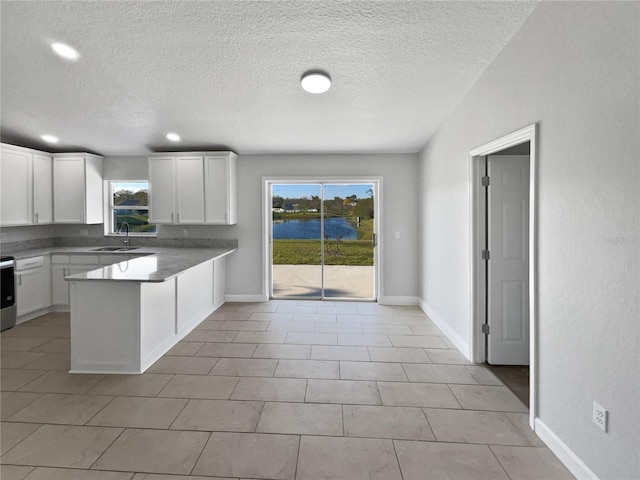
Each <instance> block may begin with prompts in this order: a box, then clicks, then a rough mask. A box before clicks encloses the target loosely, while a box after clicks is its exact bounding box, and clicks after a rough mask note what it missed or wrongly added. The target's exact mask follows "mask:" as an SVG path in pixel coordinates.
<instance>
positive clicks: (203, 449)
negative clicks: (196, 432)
mask: <svg viewBox="0 0 640 480" xmlns="http://www.w3.org/2000/svg"><path fill="white" fill-rule="evenodd" d="M212 435H213V432H210V433H209V436H208V437H207V440H206V441H205V442H204V443H203V444H202V450H200V453H199V454H198V458H196V461H195V462H193V466H192V467H191V470H189V475H190V476H191V475H192V474H193V471H194V470H195V468H196V465H198V462H199V461H200V457H202V454H203V453H204V451H205V449H206V448H207V445H208V444H209V441H210V440H211V436H212Z"/></svg>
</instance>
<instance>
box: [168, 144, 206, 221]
mask: <svg viewBox="0 0 640 480" xmlns="http://www.w3.org/2000/svg"><path fill="white" fill-rule="evenodd" d="M176 173H177V175H176V181H177V185H176V194H177V195H176V199H177V202H176V204H177V205H176V206H177V209H176V210H177V215H176V219H175V221H176V223H182V224H190V225H193V224H203V223H204V165H203V160H202V157H177V158H176Z"/></svg>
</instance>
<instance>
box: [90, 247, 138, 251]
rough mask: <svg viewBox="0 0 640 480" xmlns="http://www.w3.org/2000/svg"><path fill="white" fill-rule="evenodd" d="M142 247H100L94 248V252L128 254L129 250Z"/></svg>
mask: <svg viewBox="0 0 640 480" xmlns="http://www.w3.org/2000/svg"><path fill="white" fill-rule="evenodd" d="M137 248H140V247H99V248H94V249H92V250H91V251H92V252H128V251H129V250H135V249H137Z"/></svg>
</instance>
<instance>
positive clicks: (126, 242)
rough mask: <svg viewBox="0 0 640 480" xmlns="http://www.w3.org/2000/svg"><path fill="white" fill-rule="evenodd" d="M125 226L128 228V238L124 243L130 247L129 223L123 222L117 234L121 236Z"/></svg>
mask: <svg viewBox="0 0 640 480" xmlns="http://www.w3.org/2000/svg"><path fill="white" fill-rule="evenodd" d="M125 225H126V226H127V236H126V237H125V238H124V240H122V243H124V244H125V245H127V246H128V245H129V223H127V222H122V223H121V224H120V226H119V227H118V231H117V232H116V233H117V234H118V235H119V234H120V233H121V232H122V227H124V226H125Z"/></svg>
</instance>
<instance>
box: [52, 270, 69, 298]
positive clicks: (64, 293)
mask: <svg viewBox="0 0 640 480" xmlns="http://www.w3.org/2000/svg"><path fill="white" fill-rule="evenodd" d="M67 275H69V265H55V264H54V265H52V266H51V303H52V304H53V305H69V282H67V281H66V280H65V279H64V277H66V276H67Z"/></svg>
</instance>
